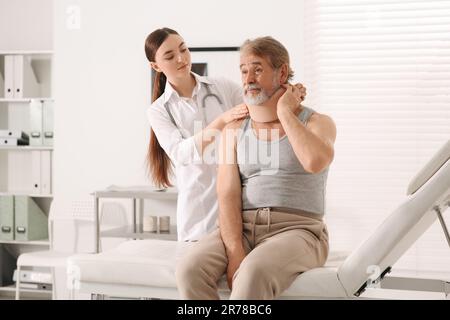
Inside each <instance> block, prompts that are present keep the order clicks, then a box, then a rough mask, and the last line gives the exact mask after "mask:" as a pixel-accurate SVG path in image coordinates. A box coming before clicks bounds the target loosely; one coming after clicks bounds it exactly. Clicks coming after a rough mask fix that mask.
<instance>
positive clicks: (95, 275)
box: [69, 240, 345, 297]
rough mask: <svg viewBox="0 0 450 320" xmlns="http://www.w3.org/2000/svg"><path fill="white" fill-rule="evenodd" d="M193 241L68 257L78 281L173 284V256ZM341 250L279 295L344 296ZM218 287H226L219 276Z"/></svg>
mask: <svg viewBox="0 0 450 320" xmlns="http://www.w3.org/2000/svg"><path fill="white" fill-rule="evenodd" d="M192 244H193V243H187V242H176V241H164V240H132V241H126V242H123V243H122V244H120V245H119V246H118V247H116V248H114V249H112V250H109V251H105V252H102V253H99V254H79V255H74V256H72V257H70V258H69V264H70V265H72V267H74V266H75V267H76V268H79V272H77V273H78V277H79V279H78V280H80V281H81V282H89V283H111V284H119V285H140V286H151V287H169V288H176V281H175V266H176V263H177V260H178V259H180V257H181V256H182V254H183V253H184V252H186V250H187V249H188V247H189V246H191V245H192ZM344 259H345V253H342V252H332V253H330V256H329V258H328V261H327V263H326V265H325V267H324V268H317V269H313V270H310V271H307V272H305V273H303V274H302V275H300V276H299V277H298V278H297V279H296V281H295V282H294V283H293V284H292V285H291V287H290V288H289V289H288V290H286V292H285V294H283V296H312V297H317V296H326V297H327V296H328V297H344V296H345V291H344V290H343V289H342V286H341V284H340V282H339V280H338V278H337V272H336V270H337V267H338V266H339V264H340V263H341V262H342V261H343V260H344ZM219 288H220V289H223V290H226V289H227V285H226V281H224V279H222V281H221V282H220V283H219Z"/></svg>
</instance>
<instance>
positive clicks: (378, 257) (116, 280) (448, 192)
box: [68, 141, 450, 299]
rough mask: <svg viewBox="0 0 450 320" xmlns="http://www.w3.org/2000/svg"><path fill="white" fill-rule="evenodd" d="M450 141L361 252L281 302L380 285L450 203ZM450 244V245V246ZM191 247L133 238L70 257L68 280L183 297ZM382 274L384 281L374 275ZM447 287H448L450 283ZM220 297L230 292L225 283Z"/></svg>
mask: <svg viewBox="0 0 450 320" xmlns="http://www.w3.org/2000/svg"><path fill="white" fill-rule="evenodd" d="M449 159H450V141H447V143H445V144H444V145H443V146H442V148H441V149H439V151H438V152H437V153H436V154H435V155H434V156H433V157H432V158H431V159H430V160H429V161H428V163H427V164H426V165H425V166H424V167H423V168H422V170H421V171H420V172H418V174H417V175H416V176H415V177H414V178H413V179H412V181H411V182H410V184H409V186H408V189H407V192H406V193H407V196H406V197H405V199H404V200H403V202H402V203H401V204H400V205H399V206H398V207H397V208H396V209H395V210H394V211H393V212H392V213H391V214H389V215H388V216H387V218H386V219H385V220H384V221H383V222H382V223H381V224H380V225H379V226H378V227H377V228H376V229H375V231H374V232H373V233H372V234H371V235H370V236H369V237H368V238H367V239H366V240H365V241H364V242H362V243H361V244H360V245H359V247H358V248H357V249H355V250H354V251H353V252H351V253H350V254H348V255H346V256H342V255H341V254H338V253H335V252H331V253H330V256H329V258H328V261H327V263H326V264H325V266H323V267H321V268H315V269H312V270H309V271H307V272H304V273H302V274H300V275H299V276H298V277H297V279H296V280H295V281H294V283H293V284H292V285H291V286H290V287H289V288H288V289H287V290H286V291H285V292H284V293H283V294H282V296H281V297H280V298H281V299H302V298H355V297H358V296H360V294H361V293H362V292H363V291H364V290H365V289H366V287H367V286H370V285H371V284H373V283H376V282H379V281H380V280H381V279H382V278H383V277H384V276H386V274H387V273H388V272H389V271H390V270H391V267H393V266H394V264H395V263H396V261H398V259H399V258H400V257H401V256H402V255H403V254H404V253H405V252H406V251H407V250H408V249H409V248H410V247H411V246H412V245H413V244H414V242H415V241H416V240H417V239H419V237H420V236H421V235H422V234H423V233H424V232H425V231H426V230H427V229H428V228H429V227H430V226H431V225H432V224H433V223H434V222H435V221H436V219H439V221H440V223H441V225H442V228H443V231H444V233H445V235H446V238H447V241H449V235H448V229H447V227H446V224H445V220H444V217H443V213H444V211H445V210H446V209H447V208H448V207H449V205H450V160H449ZM449 244H450V243H449ZM190 245H192V243H183V242H176V241H161V240H130V241H126V242H124V243H122V244H120V245H119V246H117V247H116V248H114V249H112V250H108V251H105V252H101V253H98V254H79V255H74V256H72V257H70V258H69V262H68V276H69V279H70V281H71V285H72V288H73V290H74V291H78V292H80V293H89V294H91V295H92V297H93V298H96V297H97V298H98V297H104V296H114V297H137V298H139V297H140V298H161V299H178V298H179V296H178V292H177V289H176V282H175V268H176V263H177V260H178V259H180V257H181V256H182V255H183V253H184V252H186V249H187V247H188V246H190ZM371 266H375V267H376V268H378V270H379V277H375V278H374V277H373V275H372V274H371V273H370V272H369V270H371V269H370V268H371ZM447 284H448V283H447ZM219 293H220V295H221V296H222V297H224V298H226V297H227V296H228V294H229V290H228V289H227V284H226V281H225V279H222V281H221V282H220V283H219Z"/></svg>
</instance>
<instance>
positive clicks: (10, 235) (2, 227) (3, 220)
mask: <svg viewBox="0 0 450 320" xmlns="http://www.w3.org/2000/svg"><path fill="white" fill-rule="evenodd" d="M0 239H1V240H14V196H0Z"/></svg>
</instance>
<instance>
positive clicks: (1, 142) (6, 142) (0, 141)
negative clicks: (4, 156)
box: [0, 137, 29, 146]
mask: <svg viewBox="0 0 450 320" xmlns="http://www.w3.org/2000/svg"><path fill="white" fill-rule="evenodd" d="M28 144H29V142H28V140H23V139H17V138H11V139H10V138H2V137H0V146H27V145H28Z"/></svg>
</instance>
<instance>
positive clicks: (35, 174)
mask: <svg viewBox="0 0 450 320" xmlns="http://www.w3.org/2000/svg"><path fill="white" fill-rule="evenodd" d="M30 154H31V164H30V165H31V185H30V190H33V191H32V192H33V193H35V194H41V190H42V189H41V151H38V150H33V151H31V152H30ZM27 189H28V188H27Z"/></svg>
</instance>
